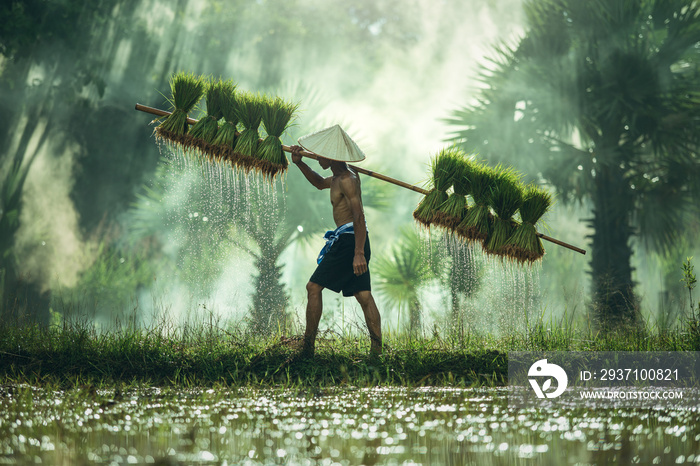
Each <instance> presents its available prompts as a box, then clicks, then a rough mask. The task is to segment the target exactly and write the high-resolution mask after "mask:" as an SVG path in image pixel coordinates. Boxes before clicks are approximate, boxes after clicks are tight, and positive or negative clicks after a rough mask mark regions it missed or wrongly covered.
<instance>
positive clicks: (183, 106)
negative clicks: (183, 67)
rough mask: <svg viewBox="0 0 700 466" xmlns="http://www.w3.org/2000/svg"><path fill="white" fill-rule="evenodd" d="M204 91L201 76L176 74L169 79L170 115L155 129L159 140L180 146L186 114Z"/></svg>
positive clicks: (184, 128) (186, 129)
mask: <svg viewBox="0 0 700 466" xmlns="http://www.w3.org/2000/svg"><path fill="white" fill-rule="evenodd" d="M204 90H205V80H204V78H203V77H202V76H197V75H195V74H192V73H186V72H183V71H181V72H178V73H175V74H174V75H173V76H172V77H171V78H170V91H171V98H170V99H168V100H169V102H170V104H171V110H172V113H171V114H170V115H168V116H167V117H166V118H165V120H163V122H162V123H161V124H160V125H159V126H158V127H157V128H156V134H157V135H158V137H160V138H164V139H167V140H169V141H171V142H173V143H176V144H182V143H183V140H184V135H185V134H187V131H188V124H187V114H188V113H190V112H191V111H192V109H193V108H194V106H195V105H197V103H198V102H199V101H200V100H201V99H202V95H203V94H204Z"/></svg>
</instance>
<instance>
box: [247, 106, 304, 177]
mask: <svg viewBox="0 0 700 466" xmlns="http://www.w3.org/2000/svg"><path fill="white" fill-rule="evenodd" d="M297 108H299V105H298V104H293V103H291V102H285V101H284V100H283V99H281V98H280V97H276V98H274V99H265V100H264V105H263V109H262V121H263V125H265V131H266V132H267V137H266V138H265V139H263V141H262V142H261V143H260V145H259V146H258V153H257V155H258V158H259V159H260V161H261V162H260V170H261V171H262V172H263V174H264V175H265V176H269V177H270V178H272V177H274V176H275V175H276V174H277V172H279V171H284V170H286V169H287V165H289V162H288V161H287V157H285V156H284V152H283V151H282V141H281V140H280V137H281V136H282V133H284V132H285V130H286V129H287V127H289V123H290V122H291V121H292V117H293V116H294V112H296V110H297Z"/></svg>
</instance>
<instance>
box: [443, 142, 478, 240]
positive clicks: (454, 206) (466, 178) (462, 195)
mask: <svg viewBox="0 0 700 466" xmlns="http://www.w3.org/2000/svg"><path fill="white" fill-rule="evenodd" d="M474 169H475V164H474V162H472V161H471V160H468V159H467V158H466V154H464V153H462V154H460V157H459V158H458V163H457V167H456V169H455V173H454V177H453V180H452V188H453V190H454V191H453V192H452V194H450V197H449V198H447V201H445V202H444V203H443V204H442V205H441V206H440V207H439V208H438V212H437V214H436V217H435V223H437V224H438V225H441V226H443V227H445V228H447V229H449V230H452V231H456V229H457V226H458V225H459V224H460V223H461V222H462V220H463V219H464V216H465V215H466V213H467V209H468V206H467V195H468V194H470V192H471V178H472V172H473V170H474Z"/></svg>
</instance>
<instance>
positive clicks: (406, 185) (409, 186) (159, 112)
mask: <svg viewBox="0 0 700 466" xmlns="http://www.w3.org/2000/svg"><path fill="white" fill-rule="evenodd" d="M135 109H136V110H138V111H140V112H145V113H150V114H152V115H157V116H168V115H170V112H168V111H166V110H161V109H159V108H154V107H148V106H146V105H141V104H136V107H135ZM196 122H197V120H195V119H192V118H189V117H188V118H187V123H189V124H191V125H193V124H195V123H196ZM282 150H284V151H285V152H289V153H291V152H292V149H291V147H290V146H286V145H284V144H283V145H282ZM299 153H300V154H301V155H302V156H304V157H308V158H311V159H314V160H318V158H319V155H318V154H315V153H313V152H309V151H306V150H303V151H301V152H299ZM348 166H349V167H350V168H352V169H353V170H355V171H356V172H358V173H362V174H363V175H367V176H371V177H372V178H377V179H379V180H382V181H386V182H388V183H392V184H395V185H397V186H401V187H402V188H406V189H410V190H411V191H415V192H417V193H421V194H424V195H425V194H428V191H427V190H425V189H423V188H421V187H419V186H415V185H412V184H409V183H406V182H404V181H401V180H397V179H395V178H391V177H389V176H386V175H382V174H381V173H377V172H374V171H372V170H367V169H366V168H362V167H358V166H356V165H350V164H348ZM537 236H539V237H540V238H542V239H543V240H545V241H549V242H550V243H554V244H556V245H558V246H562V247H565V248H567V249H570V250H572V251H575V252H578V253H579V254H584V255H585V254H586V250H585V249H581V248H579V247H576V246H574V245H571V244H569V243H565V242H563V241H560V240H558V239H555V238H552V237H549V236H547V235H543V234H542V233H540V232H537Z"/></svg>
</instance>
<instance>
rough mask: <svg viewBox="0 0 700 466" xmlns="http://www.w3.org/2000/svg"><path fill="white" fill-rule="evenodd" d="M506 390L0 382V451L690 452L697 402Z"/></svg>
mask: <svg viewBox="0 0 700 466" xmlns="http://www.w3.org/2000/svg"><path fill="white" fill-rule="evenodd" d="M506 394H507V389H506V388H489V389H442V388H441V389H438V388H419V389H410V388H369V389H359V388H348V387H343V388H332V389H226V390H213V389H209V390H207V389H193V390H176V389H159V388H139V389H124V390H123V391H122V390H119V389H117V390H114V389H111V390H95V389H93V388H89V387H85V388H76V389H70V390H66V391H56V390H48V389H41V388H36V387H30V386H17V385H5V386H2V387H0V439H1V440H0V463H2V464H29V463H36V464H38V463H43V464H57V465H60V464H161V465H174V464H203V465H204V464H205V465H210V464H211V465H214V464H216V465H219V464H226V465H230V464H323V465H332V464H340V465H354V464H368V465H371V464H480V465H481V464H499V465H500V464H503V465H510V464H553V465H554V464H608V463H612V462H615V463H616V464H696V463H700V446H699V445H700V420H699V414H698V410H697V408H690V409H678V410H668V409H665V410H657V409H653V408H636V407H635V406H634V405H628V406H626V407H617V408H614V409H613V408H596V407H595V406H591V405H588V406H586V407H584V406H569V407H566V408H547V407H545V406H543V407H542V408H541V409H520V408H515V407H512V406H509V404H508V397H507V395H506Z"/></svg>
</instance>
